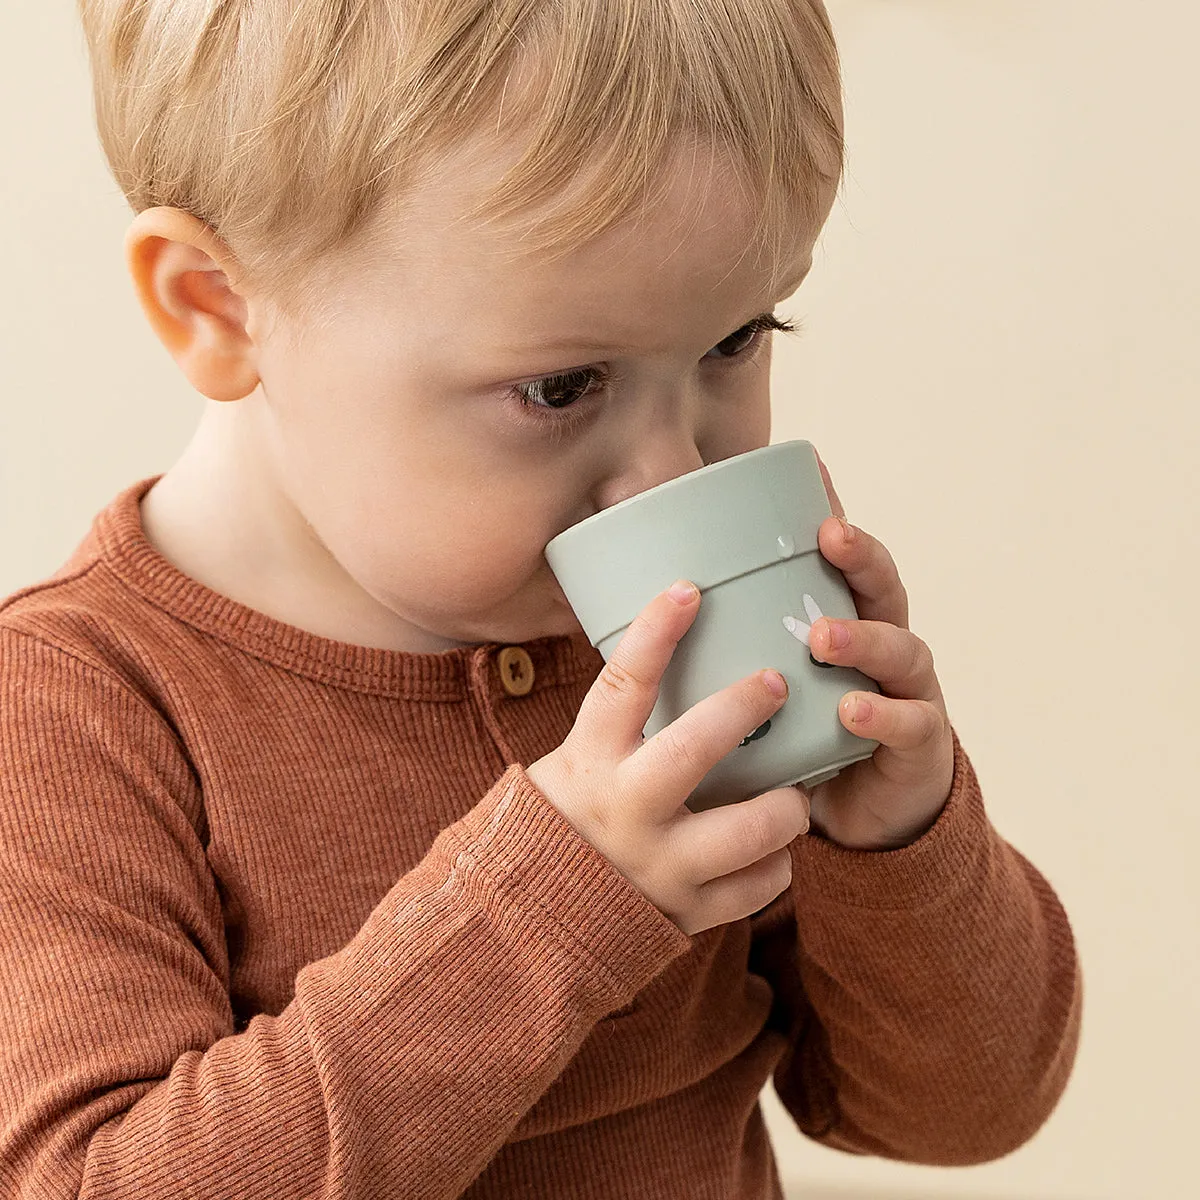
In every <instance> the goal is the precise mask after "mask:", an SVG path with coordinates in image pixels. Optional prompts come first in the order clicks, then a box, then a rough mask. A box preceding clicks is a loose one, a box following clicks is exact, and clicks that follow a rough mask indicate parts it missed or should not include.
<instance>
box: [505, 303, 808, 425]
mask: <svg viewBox="0 0 1200 1200" xmlns="http://www.w3.org/2000/svg"><path fill="white" fill-rule="evenodd" d="M768 330H778V331H780V332H782V333H794V332H795V331H796V326H795V325H794V324H793V323H792V322H791V321H781V320H780V319H779V318H778V317H776V316H775V315H774V313H764V314H763V315H762V316H759V317H755V318H754V320H753V321H750V322H749V323H747V324H746V325H743V326H742V327H741V329H737V330H735V331H734V332H733V333H731V334H730V335H729V336H728V337H727V338H723V339H722V340H721V341H719V342H718V343H717V344H716V345H715V346H714V347H713V348H712V349H711V350H709V351H708V353H707V354H705V356H704V357H705V358H709V357H714V358H718V359H733V358H744V359H746V360H747V361H751V360H752V358H753V356H751V355H748V354H747V353H746V352H747V351H748V350H750V349H751V348H752V347H755V346H757V345H758V344H759V342H761V340H762V334H763V333H765V332H767V331H768ZM610 382H611V376H610V375H609V373H608V372H607V371H605V370H603V369H601V368H600V367H580V368H579V369H578V370H576V371H568V372H567V373H566V374H565V375H549V376H547V377H546V378H545V379H535V380H533V381H532V382H530V383H521V384H517V385H516V386H515V387H513V389H512V394H513V395H514V396H515V397H516V400H517V403H518V404H519V405H520V407H521V411H522V415H528V417H529V418H530V419H531V420H533V421H535V422H542V423H543V424H549V425H552V426H554V427H555V429H556V432H558V433H563V432H565V431H566V427H567V425H568V423H569V422H572V421H575V420H578V419H580V418H581V417H582V416H583V415H585V414H584V412H583V407H582V406H581V405H580V404H579V401H580V400H582V399H583V398H584V397H585V396H589V395H591V394H592V393H593V392H598V391H601V390H602V389H603V388H604V387H606V386H607V385H608V384H609V383H610Z"/></svg>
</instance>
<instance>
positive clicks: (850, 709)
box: [846, 696, 875, 725]
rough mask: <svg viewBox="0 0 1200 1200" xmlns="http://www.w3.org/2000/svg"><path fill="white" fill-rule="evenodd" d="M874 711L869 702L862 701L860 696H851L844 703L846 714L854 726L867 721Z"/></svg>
mask: <svg viewBox="0 0 1200 1200" xmlns="http://www.w3.org/2000/svg"><path fill="white" fill-rule="evenodd" d="M874 711H875V710H874V709H873V708H872V707H871V703H870V701H869V700H864V699H863V698H862V697H861V696H851V697H850V699H849V700H847V701H846V712H847V714H848V715H849V717H850V720H851V722H852V723H853V724H855V725H861V724H862V723H863V722H864V721H869V720H870V719H871V714H872V713H873V712H874Z"/></svg>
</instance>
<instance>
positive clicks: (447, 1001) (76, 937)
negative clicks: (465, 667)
mask: <svg viewBox="0 0 1200 1200" xmlns="http://www.w3.org/2000/svg"><path fill="white" fill-rule="evenodd" d="M334 802H336V797H331V803H334ZM205 832H206V830H205V820H204V808H203V803H202V798H201V796H200V792H199V785H198V780H197V778H196V776H195V773H194V771H193V770H192V768H191V765H190V763H189V761H188V757H187V754H186V752H185V751H184V748H183V747H182V745H181V744H180V742H179V740H178V737H177V735H176V733H175V731H174V730H173V728H172V727H171V725H170V724H169V722H167V721H166V720H165V719H164V716H163V714H162V713H160V712H159V711H156V709H155V708H154V707H153V706H152V705H150V704H148V703H147V701H146V699H145V698H144V697H143V696H142V695H140V694H138V693H137V692H136V691H135V690H133V689H131V688H129V687H128V686H126V685H125V683H124V682H123V681H121V680H119V679H116V678H115V677H111V676H109V675H107V674H106V673H105V672H104V671H103V670H101V669H99V668H98V667H97V666H96V665H95V664H92V663H88V662H84V661H81V660H79V659H78V658H76V657H74V656H72V655H69V654H67V653H65V652H63V651H62V650H60V649H57V648H55V647H52V646H49V645H46V644H44V643H42V642H40V641H39V640H37V639H34V638H31V637H28V636H26V635H24V634H18V633H15V632H12V631H9V630H0V1194H2V1195H4V1196H5V1197H12V1198H14V1200H16V1198H19V1200H65V1198H67V1197H80V1198H86V1200H100V1198H104V1200H118V1198H123V1197H146V1196H154V1197H163V1198H166V1197H172V1196H184V1195H186V1196H187V1197H189V1200H202V1198H208V1197H250V1196H254V1197H271V1200H292V1198H295V1200H299V1198H301V1197H304V1198H305V1200H312V1198H313V1197H322V1198H325V1200H349V1198H351V1197H353V1198H354V1200H363V1198H367V1197H381V1198H382V1197H389V1198H391V1197H396V1196H401V1195H402V1196H404V1197H406V1200H434V1198H442V1197H445V1198H449V1197H454V1196H458V1195H459V1194H460V1193H461V1192H462V1191H463V1190H464V1189H465V1188H466V1187H467V1186H468V1184H469V1183H470V1182H471V1180H472V1179H473V1178H475V1177H476V1176H477V1175H478V1174H479V1173H480V1172H481V1171H482V1169H483V1168H484V1166H485V1165H486V1164H487V1162H488V1161H489V1159H490V1158H491V1157H492V1156H493V1155H494V1154H495V1153H496V1151H497V1149H498V1148H499V1147H500V1146H501V1145H502V1144H503V1143H504V1142H505V1140H506V1138H507V1136H508V1135H509V1134H510V1132H511V1131H512V1130H513V1129H514V1127H515V1126H516V1125H517V1124H518V1122H519V1121H520V1120H521V1118H522V1116H523V1114H525V1113H526V1112H527V1111H528V1110H529V1109H530V1107H531V1106H532V1105H533V1104H534V1103H535V1102H536V1101H537V1099H538V1098H539V1096H541V1095H542V1094H543V1093H544V1092H545V1091H546V1089H547V1088H548V1087H549V1086H550V1085H551V1084H552V1083H553V1081H554V1080H555V1078H556V1077H557V1076H558V1075H559V1073H560V1072H561V1071H562V1069H563V1067H564V1065H565V1064H566V1063H567V1062H568V1060H569V1059H570V1058H571V1057H572V1055H573V1054H574V1053H575V1052H576V1050H577V1049H578V1047H579V1045H580V1044H581V1042H582V1041H583V1040H584V1039H585V1038H586V1037H587V1036H588V1034H589V1032H590V1031H591V1030H592V1028H593V1027H594V1026H595V1024H596V1022H597V1021H598V1020H600V1019H601V1018H602V1017H603V1016H604V1015H605V1014H607V1013H609V1012H611V1011H613V1010H615V1009H618V1008H620V1007H621V1006H623V1005H625V1004H627V1003H628V1002H629V1001H630V1000H631V999H632V997H633V996H634V995H635V994H636V993H637V992H638V991H639V990H640V989H641V988H643V987H644V986H645V985H646V984H647V983H648V981H649V980H651V979H652V978H653V977H654V976H656V975H657V974H658V973H659V972H660V971H661V970H663V969H664V968H665V967H666V966H667V965H668V964H669V963H670V962H671V961H672V960H674V959H675V958H676V957H678V956H680V955H682V954H684V953H685V952H686V951H687V949H688V947H689V944H690V943H689V939H688V938H687V936H686V935H685V934H683V933H682V931H680V930H679V929H678V928H677V927H676V926H675V925H674V924H673V923H672V922H670V921H669V920H668V919H667V918H666V917H664V916H662V914H661V913H659V912H658V911H657V910H656V909H655V908H654V907H653V906H652V905H650V904H649V902H648V901H646V900H645V898H644V897H643V896H641V894H640V893H638V892H637V891H636V890H635V889H634V888H633V887H632V886H631V885H630V884H629V883H628V882H627V881H626V880H624V878H623V877H622V876H620V874H619V873H618V872H617V871H616V870H615V869H614V868H612V867H611V865H610V864H608V863H607V861H606V860H605V859H604V858H603V857H602V856H601V855H600V854H599V853H598V852H596V851H595V850H594V849H593V848H592V847H591V846H590V845H588V844H587V843H586V842H585V841H584V840H583V839H581V838H579V837H578V836H577V835H576V834H575V832H574V831H573V830H572V828H571V827H570V826H569V824H567V822H566V821H565V820H564V819H563V818H562V817H561V815H560V814H559V813H558V812H557V811H556V810H555V809H554V808H553V807H552V806H551V805H550V804H549V803H548V802H547V801H546V800H545V799H544V797H542V796H541V795H540V793H539V792H538V791H537V790H536V789H535V788H534V787H533V785H532V783H531V782H530V781H529V779H528V778H527V777H526V775H525V774H524V771H523V769H522V768H521V767H519V766H515V765H514V766H510V767H509V768H508V769H507V770H506V771H505V772H504V774H503V775H502V776H501V777H500V778H499V779H498V780H497V781H496V783H495V786H494V787H492V789H491V790H490V791H489V792H488V793H487V795H485V796H484V797H483V798H482V799H481V800H480V802H479V803H478V804H477V805H476V806H475V807H474V808H473V809H471V811H470V812H469V813H468V814H467V815H466V816H465V817H464V818H462V819H461V820H459V821H456V822H455V823H453V824H452V825H448V826H447V827H446V828H444V829H443V830H442V831H441V832H440V834H439V835H438V836H437V838H436V840H435V841H434V842H433V844H432V846H431V848H430V849H429V851H428V853H427V854H426V856H425V857H424V859H423V860H422V861H421V862H420V863H419V864H418V865H417V866H416V867H415V868H414V869H412V870H411V871H409V872H407V873H406V874H405V875H404V876H403V877H402V878H400V879H399V880H398V881H397V882H396V884H395V886H394V887H393V888H392V889H391V890H390V891H389V892H388V893H387V894H386V895H385V896H384V897H383V898H382V900H381V901H380V902H379V903H378V905H377V907H376V908H375V909H374V911H372V912H371V913H370V915H369V917H368V918H367V920H366V921H365V923H364V924H363V925H362V927H361V929H360V930H359V932H358V933H357V934H356V935H355V936H354V937H353V938H352V939H351V940H350V941H349V942H348V943H347V944H346V945H345V946H344V947H343V948H342V949H340V950H339V951H338V952H337V953H334V954H332V955H330V956H328V957H326V958H323V959H321V960H319V961H316V962H312V963H310V964H309V965H307V966H305V967H304V968H303V969H302V970H301V971H300V972H299V974H298V975H297V977H296V981H295V993H294V998H293V999H292V1000H291V1002H290V1003H288V1004H287V1006H286V1008H285V1009H284V1010H283V1011H282V1012H280V1013H279V1014H278V1015H268V1014H262V1013H260V1014H258V1015H256V1016H254V1017H253V1018H252V1019H251V1020H250V1021H249V1023H248V1026H247V1027H246V1028H244V1029H241V1030H235V1025H234V1019H233V1015H232V1012H231V1005H230V997H229V951H228V948H227V945H226V939H225V931H224V928H223V924H222V908H221V899H222V898H221V895H220V891H219V888H218V886H217V884H216V881H215V879H214V876H213V873H212V871H211V869H210V866H209V864H208V862H207V861H206V854H205Z"/></svg>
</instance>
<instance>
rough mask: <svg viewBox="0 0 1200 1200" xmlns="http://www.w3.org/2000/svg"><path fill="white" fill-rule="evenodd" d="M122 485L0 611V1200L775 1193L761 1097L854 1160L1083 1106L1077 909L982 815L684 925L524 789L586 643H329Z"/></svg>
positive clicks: (971, 1158)
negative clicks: (513, 672) (237, 581)
mask: <svg viewBox="0 0 1200 1200" xmlns="http://www.w3.org/2000/svg"><path fill="white" fill-rule="evenodd" d="M153 482H154V480H152V479H151V480H144V481H142V482H140V483H138V484H136V485H134V486H133V487H130V488H129V489H127V490H125V491H124V492H123V493H122V494H121V495H120V496H118V497H117V498H116V499H115V500H114V501H113V503H112V504H111V505H110V506H109V507H107V508H106V509H105V510H104V511H103V512H102V513H100V514H99V516H98V517H97V519H96V522H95V524H94V525H93V527H92V529H91V531H90V533H89V534H88V536H87V538H86V539H85V540H84V541H83V543H82V544H81V545H80V547H79V548H78V549H77V550H76V552H75V553H74V554H73V555H72V557H71V559H70V560H69V562H68V563H67V564H66V565H65V566H64V567H63V568H62V569H61V570H60V571H58V572H57V573H56V574H55V575H54V576H53V577H51V578H50V579H48V580H46V581H44V582H42V583H39V584H38V585H36V586H34V587H30V588H26V589H24V590H22V591H20V592H18V593H16V594H15V595H14V596H11V597H9V598H8V599H7V600H6V601H3V602H0V1196H3V1197H5V1198H6V1200H8V1198H12V1197H19V1198H20V1200H35V1198H36V1200H65V1198H66V1197H76V1196H80V1197H87V1198H89V1200H92V1198H95V1200H100V1198H101V1197H104V1198H106V1200H107V1198H112V1200H117V1198H118V1197H121V1198H127V1197H128V1198H132V1197H141V1198H149V1200H167V1198H170V1197H188V1198H189V1200H201V1198H204V1200H208V1198H211V1197H229V1198H231V1200H232V1198H239V1200H300V1198H301V1197H304V1198H313V1197H322V1198H325V1200H368V1198H371V1200H375V1198H379V1200H384V1198H387V1200H401V1198H403V1200H435V1198H438V1200H441V1198H449V1197H455V1196H459V1195H460V1194H465V1195H466V1196H468V1197H472V1198H475V1200H482V1198H484V1197H487V1198H493V1197H506V1198H518V1197H519V1198H521V1200H538V1198H542V1197H545V1198H547V1200H549V1198H551V1197H553V1198H554V1200H574V1198H579V1200H584V1198H593V1197H594V1198H596V1200H616V1198H621V1200H637V1198H654V1200H691V1198H702V1197H714V1198H716V1197H722V1198H730V1200H733V1198H737V1200H747V1198H759V1197H763V1198H766V1197H778V1196H779V1195H781V1192H780V1189H779V1180H778V1176H777V1173H776V1169H775V1164H774V1159H773V1156H772V1152H771V1147H770V1144H769V1141H768V1138H767V1135H766V1130H765V1127H764V1124H763V1120H762V1115H761V1111H760V1109H759V1105H758V1097H759V1092H760V1090H761V1089H762V1087H763V1085H764V1084H765V1083H766V1081H767V1080H768V1079H771V1080H773V1083H774V1086H775V1088H776V1090H777V1092H778V1094H779V1096H780V1098H781V1100H782V1101H783V1103H784V1104H785V1105H786V1107H787V1109H788V1111H789V1112H790V1113H791V1115H792V1117H793V1118H794V1119H795V1121H796V1123H797V1125H798V1126H799V1128H800V1129H801V1130H803V1132H804V1133H806V1134H808V1135H809V1136H810V1137H812V1138H814V1139H816V1140H817V1141H820V1142H823V1143H824V1144H825V1145H828V1146H833V1147H838V1148H840V1149H843V1150H847V1151H852V1152H859V1153H866V1154H875V1155H885V1156H890V1157H895V1158H900V1159H909V1160H914V1161H918V1162H929V1163H945V1164H954V1163H970V1162H976V1161H980V1160H983V1159H988V1158H992V1157H996V1156H999V1155H1001V1154H1004V1153H1006V1152H1007V1151H1009V1150H1011V1149H1013V1148H1014V1147H1016V1146H1018V1145H1020V1144H1021V1143H1022V1142H1023V1141H1025V1140H1026V1139H1028V1138H1029V1137H1030V1136H1031V1135H1032V1134H1033V1133H1034V1132H1035V1131H1036V1130H1037V1129H1038V1127H1039V1126H1040V1125H1041V1124H1042V1122H1043V1121H1044V1120H1045V1118H1046V1117H1047V1115H1048V1114H1049V1113H1050V1111H1051V1110H1052V1108H1053V1107H1054V1105H1055V1103H1056V1101H1057V1099H1058V1097H1059V1095H1060V1093H1061V1091H1062V1089H1063V1087H1064V1086H1065V1084H1066V1080H1067V1076H1068V1074H1069V1071H1070V1068H1071V1064H1072V1061H1073V1058H1074V1054H1075V1048H1076V1041H1077V1037H1078V1024H1079V1005H1080V983H1079V975H1078V968H1077V964H1076V959H1075V952H1074V946H1073V941H1072V937H1071V932H1070V928H1069V926H1068V923H1067V919H1066V917H1065V916H1064V914H1063V911H1062V909H1061V907H1060V906H1059V903H1058V901H1057V900H1056V898H1055V896H1054V893H1053V892H1052V890H1051V889H1050V887H1049V886H1048V885H1047V883H1046V882H1045V880H1044V879H1043V878H1042V877H1041V875H1039V874H1038V872H1037V871H1036V870H1035V869H1034V868H1033V867H1032V866H1031V865H1030V864H1029V863H1028V862H1027V861H1026V860H1025V859H1024V858H1022V857H1021V855H1020V854H1018V853H1017V852H1016V851H1015V850H1014V849H1013V848H1012V847H1011V846H1009V845H1008V844H1007V843H1006V842H1005V841H1004V840H1003V839H1002V838H1000V837H999V836H998V834H997V833H996V832H995V830H994V829H993V828H992V826H991V824H990V823H989V821H988V819H987V817H986V816H985V813H984V808H983V804H982V801H981V798H980V792H979V785H978V783H977V781H976V778H975V775H974V773H973V771H972V768H971V764H970V762H969V761H968V759H967V757H966V755H965V754H964V753H963V750H962V747H961V746H960V745H959V744H958V742H957V738H956V740H955V753H956V758H955V774H954V784H953V792H952V795H951V798H950V801H949V804H948V805H947V807H946V809H945V810H944V812H943V813H942V815H941V817H940V818H939V819H938V821H937V823H936V824H935V825H934V827H933V828H932V829H931V830H930V831H929V832H928V833H927V834H925V836H923V837H922V838H921V839H920V840H919V841H917V842H916V843H914V844H913V845H912V846H909V847H907V848H905V849H902V850H897V851H892V852H887V853H862V852H852V851H846V850H843V849H841V848H839V847H837V846H834V845H833V844H831V843H829V842H827V841H824V840H822V839H820V838H818V837H816V836H809V837H802V838H799V839H797V841H796V842H795V843H794V845H793V848H792V850H793V855H794V860H795V869H794V878H793V883H792V886H791V888H790V889H789V890H788V891H787V892H785V893H784V894H783V895H782V896H781V897H779V898H778V899H777V900H776V901H775V902H774V903H772V904H771V905H769V906H768V907H767V908H766V909H764V910H763V911H762V912H760V913H759V914H757V915H756V916H755V917H753V918H747V919H745V920H742V921H738V922H734V923H732V924H729V925H725V926H721V927H719V928H716V929H710V930H707V931H705V932H703V933H701V934H698V935H696V936H694V937H688V936H687V935H685V934H684V933H683V932H682V931H681V930H680V929H679V928H678V927H677V926H676V925H674V923H673V922H671V921H670V920H668V919H667V918H666V917H665V916H663V915H662V914H661V913H660V912H659V911H658V910H657V909H656V908H654V907H653V905H651V904H650V903H649V901H647V900H646V899H645V898H644V897H643V896H642V895H641V893H639V892H638V891H636V890H635V889H634V888H633V887H632V886H631V885H630V884H629V883H628V881H626V880H625V879H624V877H623V876H622V875H620V873H619V872H618V871H617V870H616V869H615V868H613V867H612V866H611V865H610V864H609V863H608V861H607V860H606V859H605V858H604V857H603V856H602V855H600V854H599V853H598V852H597V851H596V850H595V849H594V848H593V847H592V846H590V845H589V844H588V843H587V842H585V841H584V840H583V839H582V838H580V837H579V836H578V834H576V833H575V831H574V830H573V828H572V827H571V826H570V825H569V824H568V823H567V822H566V821H565V820H564V818H563V817H562V816H561V815H560V814H559V813H558V812H557V810H556V809H555V808H554V807H553V806H552V805H551V804H550V803H549V802H548V801H547V800H546V799H545V797H544V796H542V795H541V793H539V792H538V790H537V789H536V788H535V787H534V786H533V785H532V783H531V782H530V780H529V779H528V777H527V775H526V774H525V772H524V769H523V764H528V763H530V762H532V761H534V760H535V759H536V758H539V757H541V756H542V755H543V754H545V753H547V752H548V751H549V750H551V749H553V748H554V747H555V746H557V745H558V744H559V743H560V742H561V741H562V739H563V737H564V736H565V735H566V733H567V731H568V730H569V729H570V727H571V725H572V723H573V720H574V717H575V714H576V712H577V710H578V708H579V705H580V703H581V701H582V699H583V697H584V695H585V694H586V692H587V690H588V688H589V686H590V685H591V683H592V681H593V680H594V678H595V676H596V674H597V673H598V671H599V670H600V667H601V666H602V665H603V664H602V659H601V658H600V655H599V654H598V653H597V652H596V651H595V650H593V649H592V648H591V647H590V646H589V645H588V643H587V641H586V639H585V638H583V636H582V635H576V636H574V637H548V638H543V639H539V640H535V641H531V642H528V643H527V644H526V645H525V649H526V650H527V651H528V653H529V655H530V656H531V658H532V661H533V664H534V669H535V679H534V684H533V689H532V691H531V692H529V694H528V695H525V696H520V697H514V696H510V695H508V694H507V692H506V691H505V690H504V689H503V687H502V686H501V684H500V680H499V676H498V674H497V668H496V651H497V650H498V649H499V647H497V646H496V645H492V644H488V645H480V646H471V647H466V648H462V649H459V650H455V651H451V652H448V653H444V654H409V653H400V652H395V651H385V650H377V649H367V648H363V647H358V646H353V645H349V644H343V643H340V642H335V641H330V640H327V639H323V638H320V637H317V636H314V635H312V634H309V633H306V632H303V631H301V630H298V629H296V628H294V627H292V626H289V625H285V624H283V623H281V622H279V621H276V620H274V619H271V618H269V617H267V616H265V615H263V614H261V613H258V612H255V611H253V610H252V609H249V608H247V607H245V606H242V605H240V604H237V603H235V602H233V601H231V600H229V599H227V598H225V597H222V596H220V595H218V594H216V593H215V592H213V591H211V590H209V589H207V588H205V587H203V586H202V585H201V584H199V583H198V582H196V581H194V580H192V579H190V578H188V577H187V576H185V575H183V574H182V573H181V572H179V571H178V570H176V569H175V568H174V567H173V566H171V565H170V564H169V563H168V562H167V561H166V559H164V558H163V557H162V556H161V555H160V554H158V553H157V552H156V551H155V550H154V548H153V547H152V546H151V545H150V543H149V542H148V541H147V540H146V538H145V535H144V533H143V531H142V527H141V523H140V518H139V509H138V500H139V499H140V497H141V496H142V495H143V494H144V493H145V491H146V490H147V489H148V487H149V486H150V485H151V484H152V483H153Z"/></svg>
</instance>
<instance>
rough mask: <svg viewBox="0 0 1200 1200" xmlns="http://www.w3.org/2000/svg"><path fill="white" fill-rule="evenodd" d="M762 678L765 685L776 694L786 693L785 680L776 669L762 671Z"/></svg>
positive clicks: (782, 694)
mask: <svg viewBox="0 0 1200 1200" xmlns="http://www.w3.org/2000/svg"><path fill="white" fill-rule="evenodd" d="M763 678H764V679H765V680H766V682H767V687H768V688H769V689H770V690H771V692H772V693H773V694H774V695H776V696H786V695H787V693H788V685H787V680H786V679H784V677H783V676H782V675H780V673H779V672H778V671H764V672H763Z"/></svg>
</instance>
